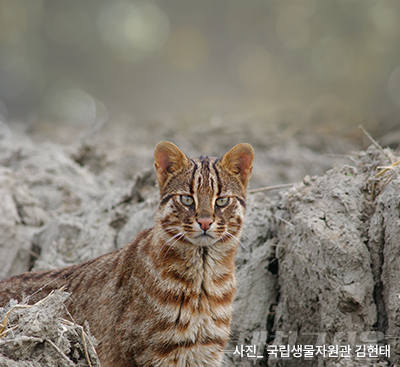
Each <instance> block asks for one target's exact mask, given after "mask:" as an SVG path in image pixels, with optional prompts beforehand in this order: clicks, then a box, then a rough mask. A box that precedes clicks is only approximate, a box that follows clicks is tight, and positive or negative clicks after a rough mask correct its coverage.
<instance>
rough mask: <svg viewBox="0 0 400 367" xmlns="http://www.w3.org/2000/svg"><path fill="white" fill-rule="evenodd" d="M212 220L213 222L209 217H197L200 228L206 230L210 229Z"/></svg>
mask: <svg viewBox="0 0 400 367" xmlns="http://www.w3.org/2000/svg"><path fill="white" fill-rule="evenodd" d="M212 222H213V220H212V219H211V218H199V219H197V223H199V224H200V228H201V229H202V230H203V231H207V230H208V229H210V227H211V224H212Z"/></svg>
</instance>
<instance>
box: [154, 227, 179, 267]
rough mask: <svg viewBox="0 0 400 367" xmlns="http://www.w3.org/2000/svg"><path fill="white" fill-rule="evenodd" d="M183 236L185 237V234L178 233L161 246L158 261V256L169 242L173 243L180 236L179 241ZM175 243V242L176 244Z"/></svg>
mask: <svg viewBox="0 0 400 367" xmlns="http://www.w3.org/2000/svg"><path fill="white" fill-rule="evenodd" d="M183 235H184V233H183V232H178V233H177V234H176V235H174V236H172V237H171V238H170V239H169V240H168V241H166V242H165V243H164V244H163V245H162V246H161V248H160V249H159V250H158V252H157V256H156V259H158V256H159V255H160V253H161V251H162V250H163V248H164V247H165V246H166V245H167V244H168V243H169V242H171V241H172V240H174V239H175V238H178V237H179V236H181V237H179V238H178V240H179V239H181V238H182V236H183ZM178 240H177V241H178ZM175 242H176V241H175ZM175 242H174V244H175ZM167 252H168V251H167ZM164 257H165V256H164ZM163 260H164V259H163Z"/></svg>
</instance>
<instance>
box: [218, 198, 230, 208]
mask: <svg viewBox="0 0 400 367" xmlns="http://www.w3.org/2000/svg"><path fill="white" fill-rule="evenodd" d="M215 202H216V204H217V205H218V206H226V205H227V204H228V203H229V198H219V199H217V200H216V201H215Z"/></svg>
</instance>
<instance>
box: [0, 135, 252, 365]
mask: <svg viewBox="0 0 400 367" xmlns="http://www.w3.org/2000/svg"><path fill="white" fill-rule="evenodd" d="M155 161H156V163H155V165H156V171H157V177H158V181H159V187H160V206H159V209H158V212H157V217H156V222H155V226H154V228H152V229H149V230H145V231H143V232H141V233H139V235H138V236H137V237H136V238H135V239H134V240H133V242H132V243H131V244H129V245H127V246H125V247H123V248H122V249H119V250H117V251H114V252H112V253H108V254H105V255H103V256H100V257H98V258H96V259H94V260H90V261H87V262H85V263H82V264H78V265H73V266H70V267H67V268H64V269H59V270H50V271H42V272H33V273H24V274H20V275H17V276H15V277H13V278H10V279H8V280H5V281H3V282H0V305H4V304H5V303H6V302H7V301H8V300H9V299H10V298H14V299H18V300H21V298H22V297H23V296H28V295H31V294H33V293H34V292H37V291H38V289H40V288H41V287H43V286H44V288H43V289H42V290H41V291H39V292H37V293H36V294H35V295H34V296H33V297H32V301H35V300H38V299H40V298H43V296H45V295H46V294H48V293H49V291H50V290H52V289H55V288H59V287H61V286H66V288H67V291H69V292H72V295H71V300H70V301H69V302H68V304H67V307H68V310H69V312H70V313H71V314H72V316H73V317H74V319H75V321H76V322H78V323H80V324H83V322H84V321H85V320H87V321H88V322H89V325H90V330H91V333H92V334H93V335H94V336H95V337H96V338H97V339H98V340H99V341H100V343H99V346H98V347H97V352H98V355H99V358H100V361H101V363H102V366H103V367H111V366H115V367H128V366H130V367H134V366H140V367H142V366H143V367H150V366H151V367H156V366H158V367H166V366H178V367H184V366H185V367H189V366H190V367H195V366H198V367H205V366H220V364H221V361H222V357H223V350H224V347H225V344H226V342H227V341H228V338H229V332H230V323H231V319H232V302H233V298H234V294H235V275H234V269H235V265H234V258H235V254H236V250H237V246H238V241H239V237H240V233H241V227H242V222H243V218H244V212H245V197H246V187H247V183H248V180H249V178H250V173H251V168H252V161H253V150H252V148H251V146H250V145H248V144H239V145H237V146H236V147H234V148H232V149H231V150H230V151H229V152H228V153H226V154H225V155H224V156H223V157H222V158H221V159H217V158H208V157H205V158H203V157H200V158H195V159H189V158H187V157H186V156H185V155H184V154H183V153H182V152H181V151H180V150H179V149H178V148H177V147H176V146H175V145H173V144H172V143H168V142H161V143H159V144H158V145H157V147H156V150H155Z"/></svg>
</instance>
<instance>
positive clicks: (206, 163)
mask: <svg viewBox="0 0 400 367" xmlns="http://www.w3.org/2000/svg"><path fill="white" fill-rule="evenodd" d="M200 163H201V177H202V181H203V186H204V185H207V186H208V185H209V179H210V159H209V158H208V157H201V161H200ZM199 178H200V176H199ZM199 185H200V180H199Z"/></svg>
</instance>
